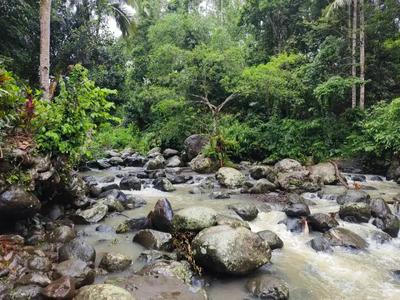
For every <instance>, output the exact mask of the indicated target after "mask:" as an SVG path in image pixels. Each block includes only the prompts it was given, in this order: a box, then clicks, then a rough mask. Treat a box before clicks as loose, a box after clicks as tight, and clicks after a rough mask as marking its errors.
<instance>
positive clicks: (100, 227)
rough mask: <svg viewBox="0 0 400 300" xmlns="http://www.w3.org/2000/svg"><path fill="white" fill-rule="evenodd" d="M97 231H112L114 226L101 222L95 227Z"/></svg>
mask: <svg viewBox="0 0 400 300" xmlns="http://www.w3.org/2000/svg"><path fill="white" fill-rule="evenodd" d="M96 231H97V232H114V228H113V227H111V226H108V225H104V224H101V225H99V226H97V227H96Z"/></svg>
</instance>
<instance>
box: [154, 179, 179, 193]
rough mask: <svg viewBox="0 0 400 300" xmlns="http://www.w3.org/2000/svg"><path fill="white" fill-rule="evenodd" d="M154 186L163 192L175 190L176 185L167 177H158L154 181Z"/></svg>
mask: <svg viewBox="0 0 400 300" xmlns="http://www.w3.org/2000/svg"><path fill="white" fill-rule="evenodd" d="M154 188H155V189H157V190H160V191H163V192H173V191H175V190H176V189H175V187H174V186H173V185H172V183H171V182H170V181H169V180H168V179H167V178H158V179H156V180H155V181H154Z"/></svg>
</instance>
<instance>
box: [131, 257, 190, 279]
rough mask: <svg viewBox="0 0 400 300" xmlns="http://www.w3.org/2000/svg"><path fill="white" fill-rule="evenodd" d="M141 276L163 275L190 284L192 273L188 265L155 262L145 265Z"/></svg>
mask: <svg viewBox="0 0 400 300" xmlns="http://www.w3.org/2000/svg"><path fill="white" fill-rule="evenodd" d="M138 274H139V275H162V276H173V277H176V278H179V279H181V280H182V281H183V282H186V283H190V279H191V277H192V272H191V270H190V267H189V266H188V265H187V264H183V263H180V262H177V261H174V260H161V261H153V262H150V263H149V264H147V265H145V266H144V267H143V268H142V269H141V270H140V271H139V272H138Z"/></svg>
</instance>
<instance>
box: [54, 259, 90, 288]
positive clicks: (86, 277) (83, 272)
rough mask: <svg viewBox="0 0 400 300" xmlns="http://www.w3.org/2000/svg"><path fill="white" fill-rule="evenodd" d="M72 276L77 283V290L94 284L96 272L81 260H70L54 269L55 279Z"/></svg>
mask: <svg viewBox="0 0 400 300" xmlns="http://www.w3.org/2000/svg"><path fill="white" fill-rule="evenodd" d="M65 276H71V277H72V278H73V279H74V282H75V288H80V287H82V286H84V285H89V284H92V283H93V282H94V276H95V274H94V271H93V270H92V269H91V268H89V267H88V264H87V263H86V262H84V261H82V260H80V259H75V258H74V259H70V260H66V261H63V262H62V263H59V264H58V265H56V266H55V267H54V273H53V277H54V279H59V278H61V277H65Z"/></svg>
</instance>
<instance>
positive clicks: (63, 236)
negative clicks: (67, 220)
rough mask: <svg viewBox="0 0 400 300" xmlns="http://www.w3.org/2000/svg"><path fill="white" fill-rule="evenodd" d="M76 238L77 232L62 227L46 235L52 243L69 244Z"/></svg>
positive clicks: (47, 239)
mask: <svg viewBox="0 0 400 300" xmlns="http://www.w3.org/2000/svg"><path fill="white" fill-rule="evenodd" d="M74 238H76V234H75V231H74V230H73V229H72V228H70V227H68V226H60V227H58V228H56V229H54V230H53V231H52V232H50V233H48V234H47V235H46V241H48V242H50V243H67V242H69V241H71V240H73V239H74Z"/></svg>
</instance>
